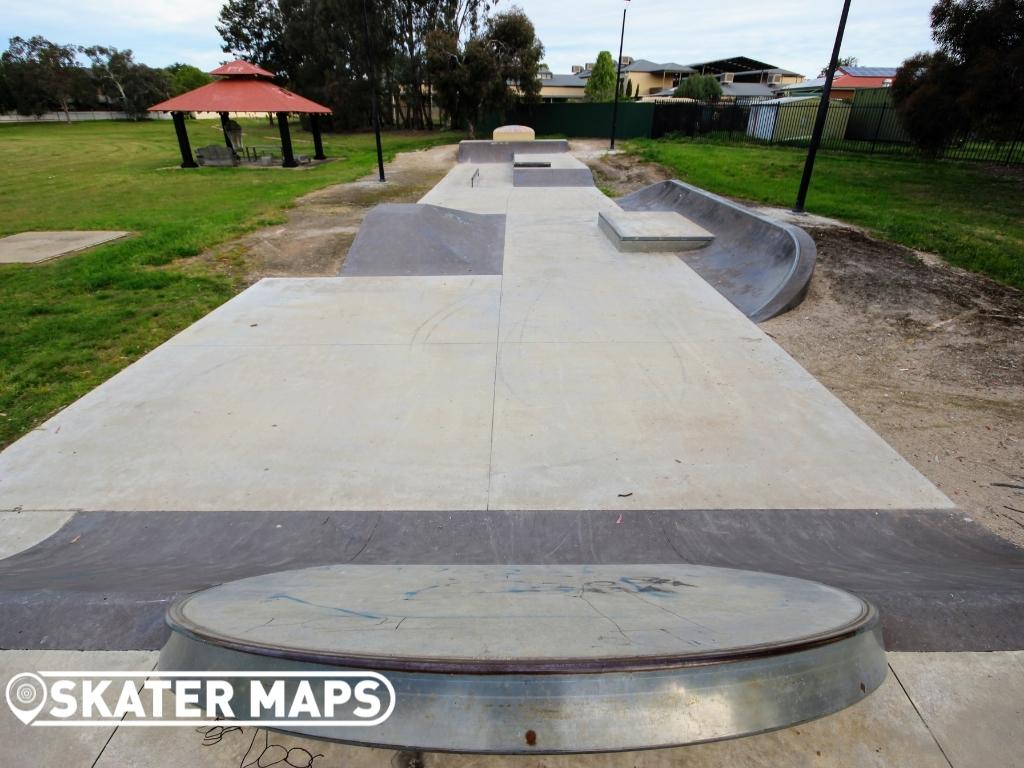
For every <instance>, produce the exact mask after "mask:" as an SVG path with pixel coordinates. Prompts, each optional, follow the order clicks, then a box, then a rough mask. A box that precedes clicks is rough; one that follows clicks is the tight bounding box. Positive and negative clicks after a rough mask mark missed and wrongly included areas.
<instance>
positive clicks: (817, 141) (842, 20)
mask: <svg viewBox="0 0 1024 768" xmlns="http://www.w3.org/2000/svg"><path fill="white" fill-rule="evenodd" d="M849 15H850V0H845V1H844V2H843V15H842V16H840V17H839V29H838V30H837V31H836V44H835V46H834V47H833V48H832V59H831V60H830V61H829V63H828V70H827V71H826V72H825V87H824V88H823V89H822V92H821V103H820V104H819V105H818V115H817V117H815V119H814V132H813V133H812V134H811V146H809V147H808V148H807V160H805V161H804V175H803V178H801V179H800V191H799V192H797V194H796V205H794V206H793V212H794V213H803V212H804V203H806V202H807V189H808V188H809V187H810V186H811V175H812V174H813V173H814V158H815V157H817V156H818V147H819V146H820V145H821V135H822V134H823V133H824V132H825V119H826V118H827V117H828V104H829V98H830V97H831V96H832V79H833V78H834V77H835V76H836V67H838V66H839V49H840V48H842V46H843V34H844V33H845V32H846V19H847V17H848V16H849Z"/></svg>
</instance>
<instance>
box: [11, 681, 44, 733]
mask: <svg viewBox="0 0 1024 768" xmlns="http://www.w3.org/2000/svg"><path fill="white" fill-rule="evenodd" d="M6 694H7V706H9V707H10V708H11V712H13V713H14V716H15V717H16V718H18V719H19V720H21V722H22V723H24V724H25V725H28V724H29V723H31V722H32V721H33V720H35V719H36V715H38V714H39V711H40V710H41V709H42V708H43V707H44V706H45V705H46V683H44V682H43V678H41V677H40V676H39V675H34V674H32V673H31V672H22V673H21V674H20V675H15V676H14V677H12V678H11V681H10V682H9V683H7V691H6Z"/></svg>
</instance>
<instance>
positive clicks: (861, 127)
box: [479, 88, 1024, 165]
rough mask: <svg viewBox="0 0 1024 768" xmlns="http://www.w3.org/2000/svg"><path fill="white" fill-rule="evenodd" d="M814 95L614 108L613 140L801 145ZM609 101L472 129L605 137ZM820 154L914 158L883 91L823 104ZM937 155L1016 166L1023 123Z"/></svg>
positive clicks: (538, 107) (546, 109) (537, 107)
mask: <svg viewBox="0 0 1024 768" xmlns="http://www.w3.org/2000/svg"><path fill="white" fill-rule="evenodd" d="M818 103H819V98H818V97H816V96H811V97H793V98H788V99H768V100H764V101H754V102H748V103H728V104H724V103H716V104H702V103H698V102H678V101H674V102H656V103H638V102H625V103H622V104H620V105H619V119H618V131H617V135H618V137H619V138H655V139H657V138H662V137H665V136H685V137H688V138H690V139H694V140H701V141H714V142H721V143H750V144H761V145H764V144H773V145H783V146H792V147H806V146H807V145H808V144H809V143H810V140H811V130H812V128H813V126H814V118H815V115H816V113H817V110H818ZM611 110H612V105H611V104H579V103H562V104H532V105H523V106H520V107H519V108H517V109H514V110H513V111H512V112H511V113H510V114H508V115H506V116H504V117H503V118H499V117H498V116H492V117H491V118H490V119H489V120H485V121H483V123H482V124H481V125H480V126H479V128H480V135H484V136H486V135H489V133H490V131H491V129H492V128H493V127H495V126H496V125H501V124H502V122H510V123H522V124H524V125H529V126H532V127H533V128H534V129H535V130H536V131H537V135H539V136H540V135H548V136H551V135H557V136H566V137H569V138H574V137H591V138H598V137H607V136H608V135H609V132H610V127H611ZM822 149H823V150H826V151H828V150H831V151H839V152H864V153H876V154H888V155H918V154H920V150H918V149H917V147H916V146H914V144H913V142H912V141H911V140H910V136H909V134H908V133H907V132H906V130H905V129H904V127H903V123H902V121H901V119H900V116H899V114H898V113H897V112H896V110H895V109H894V108H893V106H892V101H891V98H890V95H889V93H888V89H886V88H880V89H875V90H865V91H858V92H857V95H856V97H855V98H854V99H853V100H852V101H839V100H834V101H832V102H831V103H830V105H829V110H828V119H827V121H826V123H825V133H824V137H823V140H822ZM939 156H940V157H942V158H946V159H949V160H978V161H984V162H991V163H1003V164H1006V165H1011V164H1024V125H1022V126H1021V127H1020V128H1019V129H1018V130H1017V133H1016V135H1015V136H1013V137H1010V138H1004V139H991V138H986V137H984V136H978V135H966V136H960V137H957V139H956V140H954V141H953V142H951V143H950V144H949V146H947V147H946V148H945V149H944V150H943V151H942V152H941V153H939Z"/></svg>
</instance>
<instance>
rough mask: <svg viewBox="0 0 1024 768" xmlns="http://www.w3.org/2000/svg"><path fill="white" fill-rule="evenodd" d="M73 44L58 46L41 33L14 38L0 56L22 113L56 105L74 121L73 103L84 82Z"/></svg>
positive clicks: (13, 96) (16, 105)
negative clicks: (30, 36)
mask: <svg viewBox="0 0 1024 768" xmlns="http://www.w3.org/2000/svg"><path fill="white" fill-rule="evenodd" d="M76 52H77V51H76V48H75V46H73V45H58V44H57V43H52V42H50V41H49V40H47V39H46V38H45V37H42V36H41V35H36V36H35V37H32V38H30V39H28V40H25V39H24V38H21V37H12V38H11V39H10V41H9V45H8V48H7V50H6V51H5V52H4V53H3V54H2V55H0V64H2V66H3V70H4V80H5V81H6V84H7V89H8V91H9V93H10V98H11V100H12V101H13V102H14V105H15V108H16V109H17V110H18V111H19V112H20V113H22V114H25V115H31V114H36V115H39V114H42V113H43V112H45V111H46V110H48V109H53V108H57V109H60V110H61V111H62V112H64V114H65V116H66V117H67V120H68V122H69V123H70V122H71V104H72V101H73V100H74V95H75V92H76V91H77V90H79V86H80V84H81V68H80V67H78V65H77V63H76V61H75V55H76Z"/></svg>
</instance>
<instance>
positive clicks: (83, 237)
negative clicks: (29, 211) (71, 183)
mask: <svg viewBox="0 0 1024 768" xmlns="http://www.w3.org/2000/svg"><path fill="white" fill-rule="evenodd" d="M128 234H129V233H128V232H104V231H99V230H96V231H91V232H75V231H67V232H19V233H18V234H16V235H10V236H9V237H4V238H0V264H37V263H39V262H40V261H47V260H48V259H54V258H56V257H58V256H63V255H64V254H65V253H72V252H74V251H82V250H85V249H86V248H92V247H94V246H97V245H100V244H101V243H109V242H110V241H111V240H118V239H120V238H122V237H125V236H127V235H128Z"/></svg>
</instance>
